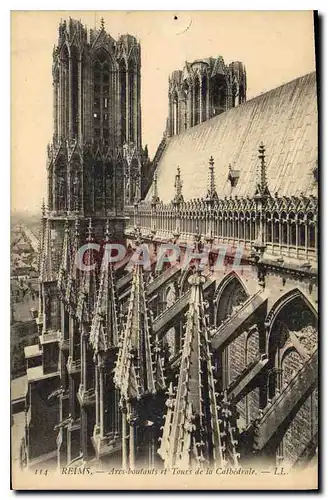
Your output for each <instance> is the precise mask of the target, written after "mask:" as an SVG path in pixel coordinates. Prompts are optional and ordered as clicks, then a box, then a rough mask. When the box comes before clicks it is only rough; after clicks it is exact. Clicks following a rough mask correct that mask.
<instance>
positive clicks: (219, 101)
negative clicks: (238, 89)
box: [210, 75, 227, 116]
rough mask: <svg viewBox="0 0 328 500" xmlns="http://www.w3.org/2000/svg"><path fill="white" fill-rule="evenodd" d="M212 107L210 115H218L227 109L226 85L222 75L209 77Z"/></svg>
mask: <svg viewBox="0 0 328 500" xmlns="http://www.w3.org/2000/svg"><path fill="white" fill-rule="evenodd" d="M210 85H211V94H212V109H211V116H215V115H219V114H220V113H223V111H225V110H226V109H227V85H226V81H225V77H224V76H223V75H216V76H215V77H214V78H211V81H210Z"/></svg>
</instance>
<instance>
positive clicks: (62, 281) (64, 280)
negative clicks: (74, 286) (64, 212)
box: [57, 219, 72, 300]
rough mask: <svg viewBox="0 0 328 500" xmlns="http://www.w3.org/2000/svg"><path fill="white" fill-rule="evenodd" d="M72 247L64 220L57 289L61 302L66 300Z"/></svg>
mask: <svg viewBox="0 0 328 500" xmlns="http://www.w3.org/2000/svg"><path fill="white" fill-rule="evenodd" d="M71 260H72V247H71V238H70V230H69V223H68V219H66V220H65V231H64V240H63V250H62V259H61V263H60V266H59V272H58V281H57V287H58V290H59V294H60V296H61V298H62V300H66V290H67V284H68V276H69V274H70V270H71Z"/></svg>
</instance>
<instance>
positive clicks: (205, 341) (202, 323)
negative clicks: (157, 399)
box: [158, 244, 237, 469]
mask: <svg viewBox="0 0 328 500" xmlns="http://www.w3.org/2000/svg"><path fill="white" fill-rule="evenodd" d="M196 246H197V244H196ZM204 282H205V277H204V276H202V275H201V273H200V272H199V271H197V270H196V271H195V272H194V274H193V275H192V276H190V277H189V283H190V285H191V296H190V302H189V311H188V313H187V324H186V333H185V337H184V343H183V349H182V357H181V365H180V374H179V382H178V387H177V391H176V395H175V397H174V395H173V390H172V387H170V390H169V398H168V400H167V403H166V404H167V407H168V410H167V414H166V417H165V425H164V428H163V435H162V438H161V446H160V449H159V450H158V453H159V455H160V456H161V457H162V459H163V460H164V464H165V468H168V469H170V468H172V467H181V468H193V467H201V468H204V467H225V465H226V464H227V463H229V465H237V454H236V451H235V444H236V443H235V441H234V439H232V438H233V429H232V426H231V425H230V423H229V424H228V432H227V429H226V425H225V422H226V419H225V420H224V419H222V417H223V416H224V412H225V411H226V409H225V407H224V406H223V405H219V406H217V399H216V393H215V387H214V377H213V368H212V358H211V353H210V346H209V344H210V343H209V338H208V320H207V316H206V313H205V307H204V296H203V284H204ZM227 415H228V414H227ZM229 416H230V415H229ZM229 422H230V421H229ZM230 430H231V433H230Z"/></svg>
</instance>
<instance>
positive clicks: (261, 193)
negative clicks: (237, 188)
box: [255, 142, 270, 198]
mask: <svg viewBox="0 0 328 500" xmlns="http://www.w3.org/2000/svg"><path fill="white" fill-rule="evenodd" d="M258 158H259V160H260V164H259V166H258V168H257V180H256V191H255V196H256V197H257V198H261V197H268V196H270V191H269V188H268V184H267V178H266V164H265V146H264V144H263V142H261V144H260V146H259V155H258Z"/></svg>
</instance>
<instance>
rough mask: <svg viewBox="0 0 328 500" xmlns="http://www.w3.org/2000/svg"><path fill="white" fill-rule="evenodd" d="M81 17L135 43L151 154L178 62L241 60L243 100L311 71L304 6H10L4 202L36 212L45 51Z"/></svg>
mask: <svg viewBox="0 0 328 500" xmlns="http://www.w3.org/2000/svg"><path fill="white" fill-rule="evenodd" d="M69 17H72V18H73V19H80V20H81V21H82V23H83V24H85V25H87V27H88V28H94V27H95V26H96V27H97V28H99V26H100V19H101V17H103V18H104V21H105V29H106V31H107V32H109V33H110V34H111V36H112V37H113V38H115V39H117V37H118V36H119V35H120V34H124V33H130V34H131V35H134V36H136V37H137V38H138V39H139V40H140V43H141V108H142V142H143V145H145V144H148V149H149V154H150V156H151V157H152V156H153V155H154V154H155V152H156V149H157V146H158V144H159V142H160V140H161V138H162V135H163V132H164V129H165V124H166V117H167V110H168V97H167V93H168V77H169V75H170V73H172V71H174V70H175V69H182V68H183V66H184V63H185V61H186V60H187V61H193V60H195V59H200V58H205V57H210V56H212V57H217V56H219V55H221V56H222V57H223V58H224V60H225V62H226V64H227V63H230V62H231V61H242V62H243V63H244V64H245V66H246V72H247V86H248V88H247V99H251V98H252V97H255V96H257V95H259V94H261V93H263V92H266V91H268V90H270V89H272V88H275V87H277V86H279V85H281V84H283V83H286V82H288V81H290V80H293V79H294V78H297V77H299V76H301V75H304V74H306V73H309V72H311V71H314V69H315V57H314V32H313V19H312V12H308V11H261V12H260V11H248V12H243V11H230V12H229V11H193V12H188V11H182V12H173V11H143V12H141V11H132V12H120V11H105V12H92V11H70V12H64V11H27V12H26V11H25V12H24V11H19V12H18V11H17V12H12V18H11V207H12V210H15V211H30V212H36V211H39V209H40V205H41V200H42V197H43V196H44V197H46V178H47V172H46V147H47V144H48V143H49V142H50V140H51V137H52V123H53V121H52V110H53V104H52V74H51V67H52V50H53V46H54V45H55V44H56V43H57V36H58V25H59V22H60V20H61V19H68V18H69Z"/></svg>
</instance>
